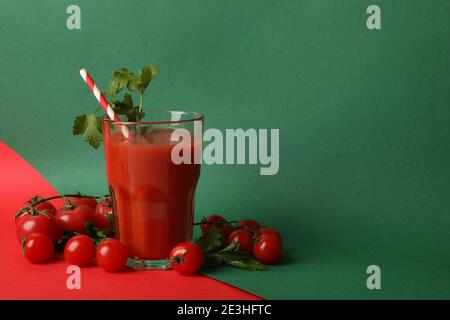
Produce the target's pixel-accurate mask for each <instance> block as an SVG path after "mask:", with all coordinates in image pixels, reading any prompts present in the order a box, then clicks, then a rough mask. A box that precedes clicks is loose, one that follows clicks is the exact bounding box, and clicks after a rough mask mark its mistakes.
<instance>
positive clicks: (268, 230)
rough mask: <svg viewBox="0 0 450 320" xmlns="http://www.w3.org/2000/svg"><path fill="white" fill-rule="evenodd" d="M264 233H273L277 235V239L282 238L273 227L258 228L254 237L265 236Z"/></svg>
mask: <svg viewBox="0 0 450 320" xmlns="http://www.w3.org/2000/svg"><path fill="white" fill-rule="evenodd" d="M266 235H273V236H275V237H277V238H278V239H280V240H282V239H281V235H280V233H279V232H278V231H277V230H275V229H273V228H268V227H263V228H260V229H259V230H258V231H257V232H256V235H255V238H259V237H262V236H266Z"/></svg>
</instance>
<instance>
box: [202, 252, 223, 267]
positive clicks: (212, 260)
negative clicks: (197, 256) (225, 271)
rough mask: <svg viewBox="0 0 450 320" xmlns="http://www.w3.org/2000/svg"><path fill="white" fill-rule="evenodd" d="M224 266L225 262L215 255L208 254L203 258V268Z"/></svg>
mask: <svg viewBox="0 0 450 320" xmlns="http://www.w3.org/2000/svg"><path fill="white" fill-rule="evenodd" d="M222 264H223V261H222V260H221V259H220V258H219V257H217V256H216V255H215V254H214V253H206V254H205V255H204V256H203V264H202V268H214V267H218V266H220V265H222Z"/></svg>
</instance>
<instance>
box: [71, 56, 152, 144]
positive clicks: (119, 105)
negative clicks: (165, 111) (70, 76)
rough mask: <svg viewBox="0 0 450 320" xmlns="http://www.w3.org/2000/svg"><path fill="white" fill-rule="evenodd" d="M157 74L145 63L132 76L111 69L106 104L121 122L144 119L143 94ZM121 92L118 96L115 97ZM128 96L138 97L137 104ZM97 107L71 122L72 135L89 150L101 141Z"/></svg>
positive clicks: (124, 70) (98, 109) (100, 120)
mask: <svg viewBox="0 0 450 320" xmlns="http://www.w3.org/2000/svg"><path fill="white" fill-rule="evenodd" d="M158 73H159V68H158V66H157V65H155V64H149V65H147V66H145V67H143V68H141V69H140V70H139V72H138V74H134V73H132V72H131V71H129V70H128V69H127V68H118V69H115V70H114V71H113V73H112V79H111V82H110V83H109V86H108V89H107V91H106V92H103V93H104V94H105V95H106V96H108V97H109V99H108V100H109V102H110V104H111V106H112V108H113V109H114V112H115V113H116V114H118V115H119V116H121V117H122V119H123V120H125V121H140V120H142V119H143V118H144V117H145V112H144V110H143V108H144V106H143V104H144V92H145V90H146V89H147V88H148V86H149V85H150V83H151V81H152V80H153V79H154V78H155V77H156V75H157V74H158ZM123 90H127V91H128V92H124V93H123V95H122V97H118V96H117V95H118V94H119V93H121V92H123ZM132 93H136V94H137V95H139V105H134V103H133V97H132ZM100 110H101V108H100V107H98V108H97V109H96V110H95V111H94V112H92V113H88V114H83V115H79V116H77V117H75V119H74V121H73V127H72V133H73V134H74V135H82V136H83V138H84V141H86V142H87V143H88V144H89V145H91V146H92V147H93V148H95V149H97V148H98V147H100V145H101V143H102V141H103V132H102V116H100V115H98V111H100Z"/></svg>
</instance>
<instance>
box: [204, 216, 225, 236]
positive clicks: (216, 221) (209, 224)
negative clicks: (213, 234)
mask: <svg viewBox="0 0 450 320" xmlns="http://www.w3.org/2000/svg"><path fill="white" fill-rule="evenodd" d="M201 222H202V223H203V224H202V225H201V226H200V227H201V230H202V234H205V233H206V232H207V231H208V230H209V229H211V228H213V227H214V228H219V229H220V230H221V233H222V235H223V236H224V238H225V239H227V238H228V236H229V235H230V234H231V233H232V232H233V228H232V227H231V225H230V224H229V223H228V222H227V221H226V220H225V219H224V218H223V217H222V216H221V215H218V214H213V215H210V216H207V217H204V218H203V219H202V221H201ZM205 222H206V223H205Z"/></svg>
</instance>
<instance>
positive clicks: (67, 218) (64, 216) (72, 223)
mask: <svg viewBox="0 0 450 320" xmlns="http://www.w3.org/2000/svg"><path fill="white" fill-rule="evenodd" d="M55 218H56V222H58V224H59V226H60V227H61V228H62V229H63V230H67V231H73V232H77V233H86V232H87V229H86V223H88V222H89V223H93V222H94V210H92V209H91V208H90V207H88V206H85V205H74V204H72V205H69V206H65V207H62V208H61V209H59V210H58V211H56V215H55Z"/></svg>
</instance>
